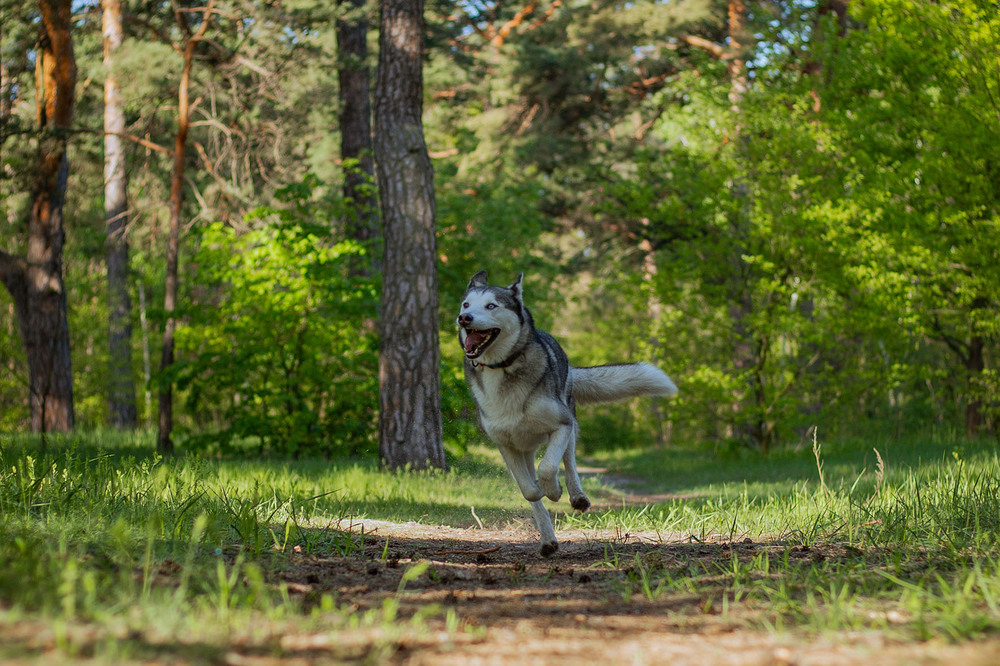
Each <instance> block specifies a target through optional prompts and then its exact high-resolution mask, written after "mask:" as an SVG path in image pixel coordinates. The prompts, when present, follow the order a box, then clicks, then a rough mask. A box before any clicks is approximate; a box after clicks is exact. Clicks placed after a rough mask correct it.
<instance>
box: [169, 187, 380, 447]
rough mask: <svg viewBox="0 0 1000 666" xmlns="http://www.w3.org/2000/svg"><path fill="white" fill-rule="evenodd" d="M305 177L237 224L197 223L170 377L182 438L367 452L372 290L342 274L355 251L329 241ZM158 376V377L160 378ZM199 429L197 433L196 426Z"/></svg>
mask: <svg viewBox="0 0 1000 666" xmlns="http://www.w3.org/2000/svg"><path fill="white" fill-rule="evenodd" d="M316 185H317V181H316V179H315V178H309V179H307V180H306V181H305V182H304V183H302V184H299V185H296V186H290V187H287V188H285V189H283V190H279V191H278V192H277V197H278V200H279V201H281V202H283V203H284V205H283V206H281V207H260V208H258V209H257V210H255V211H254V212H252V213H251V214H249V215H248V216H247V217H246V219H245V223H246V225H247V227H246V228H245V229H242V230H237V229H234V228H232V227H229V226H226V225H224V224H222V223H215V224H212V225H208V226H206V227H203V228H202V229H200V230H199V234H198V245H199V250H198V252H197V254H196V255H195V257H194V258H193V264H194V266H196V270H197V277H196V282H197V284H198V285H199V287H200V289H202V290H204V297H201V295H200V294H197V293H196V294H193V295H192V301H191V303H190V304H189V305H188V306H187V308H186V314H187V315H188V316H187V323H186V325H185V326H183V327H182V328H181V329H180V331H179V333H178V347H179V348H180V349H181V350H183V353H184V354H185V355H186V356H188V357H189V358H190V360H189V361H188V362H186V363H185V364H184V365H183V367H182V369H181V370H180V372H179V376H178V378H177V381H178V386H179V388H180V389H181V390H186V397H185V401H186V405H187V409H188V411H189V413H190V414H192V415H193V417H194V419H195V423H196V424H197V425H198V426H199V427H200V428H207V429H208V431H207V432H197V433H196V434H194V435H193V436H192V439H191V440H190V443H191V445H192V446H194V447H195V448H203V447H205V446H207V445H208V444H210V443H214V444H218V445H221V446H222V448H223V450H227V449H228V448H229V447H230V446H231V445H234V444H238V443H241V442H242V443H247V442H256V443H257V444H258V446H259V448H260V449H261V450H269V451H274V452H281V453H285V454H295V455H302V454H305V453H311V454H316V453H323V454H326V455H333V454H337V455H343V454H354V453H358V452H360V451H364V450H368V449H367V443H368V442H370V439H369V433H370V432H371V431H372V428H373V420H374V412H375V404H374V403H375V401H374V396H375V395H377V385H376V382H375V370H374V368H375V365H376V354H375V350H376V343H377V341H376V337H375V334H374V332H373V330H372V329H373V324H372V322H373V320H374V317H375V311H376V304H377V300H376V294H377V291H376V289H377V285H376V283H375V282H374V281H373V280H372V279H371V278H368V277H365V276H363V275H358V274H355V273H353V272H352V271H351V266H352V261H354V260H355V258H356V257H360V256H363V255H364V253H365V251H366V250H365V248H363V247H361V246H359V245H358V244H357V243H356V242H353V241H349V240H340V241H337V240H336V239H335V237H334V234H333V232H332V224H331V219H330V218H331V217H333V215H334V212H335V211H334V210H333V209H332V208H331V207H330V206H329V204H328V203H324V202H322V201H317V200H314V199H313V198H312V192H313V188H314V187H315V186H316ZM161 380H162V379H161ZM200 428H199V429H200Z"/></svg>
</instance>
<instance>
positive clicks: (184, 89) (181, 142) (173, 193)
mask: <svg viewBox="0 0 1000 666" xmlns="http://www.w3.org/2000/svg"><path fill="white" fill-rule="evenodd" d="M214 5H215V0H209V2H208V4H207V5H206V6H205V9H204V11H203V13H202V19H201V26H199V28H198V31H197V32H196V33H195V34H193V35H192V34H191V33H190V29H189V26H188V22H187V19H186V18H185V16H186V15H185V14H182V13H181V12H179V11H178V12H177V22H178V23H179V24H180V26H181V30H182V33H184V34H187V35H188V37H187V39H186V41H185V42H184V48H183V50H182V54H183V69H182V70H181V78H180V81H179V82H178V84H177V134H176V136H175V137H174V167H173V172H172V174H171V177H170V226H169V231H168V234H167V257H166V259H167V262H166V263H167V265H166V278H165V280H164V289H163V291H164V296H163V310H164V312H165V313H166V316H167V320H166V322H165V323H164V326H163V349H162V353H161V355H160V396H159V418H158V420H157V426H158V428H157V437H156V448H157V449H158V450H159V451H161V452H163V453H171V452H173V450H174V443H173V440H171V438H170V435H171V432H172V431H173V427H174V396H173V388H174V387H173V381H172V380H171V379H170V378H169V377H168V376H167V374H168V372H169V371H170V369H171V367H172V366H173V364H174V332H175V331H176V329H177V321H176V319H175V318H174V311H175V310H176V309H177V284H178V277H177V255H178V252H179V250H180V238H181V214H182V212H183V206H184V157H185V153H186V150H187V136H188V130H189V129H190V119H189V114H190V111H191V101H190V97H189V95H190V90H191V68H192V66H193V64H194V49H195V47H196V46H197V45H198V42H200V41H201V40H202V39H203V38H204V37H205V32H206V31H207V30H208V26H209V24H210V23H211V21H212V9H213V7H214Z"/></svg>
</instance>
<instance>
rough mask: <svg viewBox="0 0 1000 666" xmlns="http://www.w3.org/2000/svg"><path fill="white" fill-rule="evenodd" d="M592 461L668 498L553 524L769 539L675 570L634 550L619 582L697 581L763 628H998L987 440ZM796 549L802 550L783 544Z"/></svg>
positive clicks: (993, 466) (669, 584) (997, 469)
mask: <svg viewBox="0 0 1000 666" xmlns="http://www.w3.org/2000/svg"><path fill="white" fill-rule="evenodd" d="M876 449H877V450H878V453H877V454H876ZM599 462H601V463H603V464H606V465H610V466H612V467H614V468H616V469H618V470H620V471H623V472H625V473H629V474H631V475H633V476H634V477H635V480H636V485H637V486H638V487H639V488H640V489H641V490H643V491H645V492H660V493H669V494H676V495H677V497H676V498H675V499H668V500H667V501H664V502H660V503H656V504H654V505H651V506H646V507H641V508H634V507H623V508H621V509H619V510H614V511H609V512H605V513H602V514H596V515H576V516H566V517H564V519H563V521H562V525H563V526H573V527H577V528H587V527H599V528H604V529H614V530H616V531H617V532H618V533H628V532H630V531H631V532H638V531H655V532H663V533H664V536H665V538H669V539H674V540H676V539H678V538H680V539H683V538H684V537H685V536H687V538H688V539H689V540H693V541H702V542H707V541H716V542H718V541H722V542H729V543H737V544H738V543H740V542H741V541H743V540H744V539H750V540H751V541H755V542H757V543H764V544H768V545H769V546H770V548H769V549H765V550H763V551H760V552H757V551H755V554H753V555H752V556H747V557H744V558H743V559H741V558H739V557H737V556H736V555H735V551H734V555H733V556H732V560H731V565H732V566H731V567H722V568H720V567H719V564H718V562H713V563H712V565H711V566H708V567H706V566H702V567H701V568H698V567H693V568H691V569H689V570H686V571H683V572H681V573H680V575H678V572H676V571H675V572H671V571H670V570H669V569H666V568H664V567H661V566H658V563H657V562H655V561H654V562H652V563H650V562H648V561H645V560H641V559H640V560H638V561H637V562H636V564H635V566H633V567H632V568H631V569H630V572H631V574H630V575H631V578H630V580H629V581H628V583H629V584H628V585H627V586H626V591H627V592H626V593H633V594H639V593H641V594H643V595H645V596H647V597H652V596H653V595H659V594H663V593H666V592H678V591H686V592H688V593H693V592H697V593H699V594H700V595H701V596H702V598H703V599H704V600H705V601H706V603H708V604H709V605H711V604H715V605H716V610H717V609H718V607H719V605H720V604H721V605H723V606H726V605H728V606H731V605H732V604H733V603H735V602H737V601H744V602H746V601H749V602H750V605H751V606H752V607H754V608H757V609H758V610H760V611H761V613H760V618H759V620H758V623H757V626H761V627H765V628H789V627H796V628H798V629H806V630H813V631H817V632H822V631H843V630H854V629H863V628H867V629H878V630H883V631H887V632H889V633H891V634H893V635H895V636H897V637H899V638H907V639H914V638H915V639H919V640H924V639H928V638H932V637H940V638H947V639H951V640H956V641H958V640H967V639H972V638H977V637H980V636H983V635H986V634H992V633H995V632H997V631H998V630H1000V457H998V449H997V446H996V443H995V442H990V441H974V442H969V441H951V440H937V439H927V440H912V441H909V442H905V443H904V442H888V441H887V442H882V443H879V444H876V445H874V446H872V444H871V443H870V442H864V441H848V442H841V443H837V444H834V445H825V446H824V445H821V444H818V443H817V444H816V445H814V448H810V449H805V450H800V451H784V452H779V453H776V454H773V455H771V456H769V457H761V456H757V455H755V454H753V453H752V452H740V453H739V454H738V455H733V456H730V457H714V456H710V455H706V454H705V453H703V452H698V451H690V450H678V449H668V450H662V451H640V452H617V453H613V454H606V455H604V456H603V457H602V458H601V459H600V460H599ZM810 548H813V549H816V550H814V551H812V552H813V553H814V556H813V558H804V559H803V558H798V560H796V558H794V557H793V556H794V555H795V554H796V553H802V552H803V551H809V549H810ZM817 556H821V557H819V558H818V559H817ZM654 560H655V558H654Z"/></svg>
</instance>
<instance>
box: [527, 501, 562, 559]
mask: <svg viewBox="0 0 1000 666" xmlns="http://www.w3.org/2000/svg"><path fill="white" fill-rule="evenodd" d="M531 510H532V511H534V513H535V525H537V526H538V532H539V533H540V534H541V535H542V548H541V551H540V552H541V554H542V557H550V556H552V555H554V554H555V552H556V551H557V550H559V542H558V541H556V531H555V529H554V528H553V527H552V517H551V516H550V515H549V512H548V509H546V508H545V506H543V505H542V501H541V500H538V501H536V502H532V503H531Z"/></svg>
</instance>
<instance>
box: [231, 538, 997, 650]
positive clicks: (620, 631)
mask: <svg viewBox="0 0 1000 666" xmlns="http://www.w3.org/2000/svg"><path fill="white" fill-rule="evenodd" d="M353 529H354V530H356V531H358V532H361V531H362V530H363V531H364V533H365V534H366V535H367V536H366V539H365V541H366V543H367V544H368V545H367V546H366V548H365V550H366V552H365V555H364V557H355V558H338V559H326V558H312V557H302V558H301V559H300V561H299V562H298V563H297V564H296V565H295V566H294V567H292V568H290V569H289V570H287V571H285V572H284V573H283V574H282V577H283V579H284V580H285V581H286V583H287V584H289V585H290V587H291V589H292V590H293V591H295V592H296V593H298V594H302V595H305V599H306V601H307V603H309V600H310V599H315V598H316V597H317V596H318V595H322V594H323V593H335V594H336V597H337V599H339V600H340V602H341V603H346V604H349V605H350V607H351V609H352V610H354V611H355V612H357V613H362V614H363V613H365V612H366V611H368V612H370V613H378V611H379V609H380V608H382V607H383V606H382V605H383V603H384V602H385V600H386V599H387V598H398V599H400V600H401V607H400V617H409V616H412V615H413V614H414V613H417V612H419V609H421V608H424V609H426V608H427V607H428V606H429V605H436V606H437V607H438V609H439V612H438V613H436V614H432V615H431V616H430V617H429V618H426V619H423V620H422V621H421V623H420V626H421V627H422V628H420V629H414V630H412V631H402V632H401V633H399V634H397V635H393V636H390V635H387V634H386V632H385V630H384V629H379V628H377V627H375V628H373V629H371V630H370V631H367V632H366V631H364V630H353V631H342V632H340V633H333V634H331V633H322V634H315V635H310V634H305V635H285V636H283V637H281V639H280V646H281V652H282V656H283V659H284V660H289V659H291V660H293V661H295V662H296V663H311V662H314V661H316V660H319V661H323V660H325V659H330V660H333V661H375V662H385V663H400V664H435V665H438V664H455V665H461V666H468V665H470V664H519V663H538V664H580V663H596V664H658V663H668V662H669V663H671V664H697V665H704V664H727V665H728V664H817V665H819V664H856V663H857V664H860V663H879V664H895V663H899V664H903V663H906V664H912V663H917V664H939V663H941V664H943V663H948V662H953V661H955V660H958V661H957V663H961V664H983V665H985V664H997V663H1000V641H989V642H978V643H971V644H965V645H950V644H947V643H945V642H943V641H942V642H937V641H932V642H922V643H913V642H905V641H900V640H892V639H890V638H888V637H886V636H885V635H884V634H882V633H879V632H876V631H871V632H857V633H849V634H848V633H841V634H837V635H835V636H833V637H824V636H816V635H814V634H813V635H808V634H803V633H802V632H799V633H775V632H767V631H763V630H761V629H759V627H761V626H766V625H762V624H761V622H760V621H759V620H760V619H761V618H762V617H763V615H761V614H760V613H761V611H759V610H757V609H755V608H754V607H753V606H752V604H742V605H741V604H734V605H732V606H731V607H729V608H728V609H727V611H726V612H725V613H723V612H722V611H721V596H722V592H723V588H721V587H720V588H719V590H718V592H719V594H718V595H717V596H715V598H714V599H713V595H712V594H711V593H709V594H708V595H707V596H706V594H705V592H704V591H700V592H699V594H677V593H674V594H666V593H664V594H659V595H651V596H652V597H653V598H650V596H648V595H646V594H644V593H643V592H642V591H637V590H636V584H635V582H634V581H635V580H636V575H635V572H634V571H633V568H634V566H635V563H636V561H637V560H636V558H637V557H638V558H639V561H641V562H643V563H645V564H646V565H647V566H650V567H657V568H661V569H662V568H665V569H667V570H669V569H671V568H673V567H678V568H684V567H688V566H691V565H700V564H708V565H711V564H712V563H714V562H718V563H719V564H720V566H722V567H723V568H724V567H726V566H728V565H729V564H730V562H731V558H732V555H733V553H734V552H735V553H736V555H737V557H738V558H739V559H741V560H748V559H750V558H752V557H753V556H754V555H756V554H759V552H760V551H761V550H767V551H769V552H771V553H783V552H784V551H785V550H786V549H787V548H788V546H786V545H784V544H778V543H771V544H768V543H752V542H750V541H749V540H742V541H740V542H738V543H724V542H706V543H700V542H697V541H695V542H691V541H690V540H689V539H686V538H684V537H683V536H682V535H677V534H652V533H642V534H622V533H607V532H604V533H601V532H594V531H586V532H584V531H568V532H562V533H561V534H560V535H559V536H560V541H561V547H560V550H559V552H558V553H557V555H556V556H555V557H552V558H550V559H544V558H542V557H541V556H540V555H538V553H537V546H538V544H537V536H536V533H535V531H534V529H533V526H530V525H528V524H525V525H523V526H514V527H512V528H510V529H506V530H484V529H476V528H469V529H459V528H452V527H445V526H427V525H420V524H416V523H407V524H392V523H385V522H379V521H362V522H360V523H358V524H355V525H353ZM386 539H388V548H386V545H385V544H386ZM857 556H858V553H857V552H856V551H855V552H848V551H845V550H844V549H842V548H840V547H825V548H802V547H798V548H793V549H792V552H791V557H792V559H793V560H796V559H797V560H799V561H801V563H802V564H803V565H808V563H810V562H816V561H817V560H821V559H826V558H848V557H857ZM420 562H425V563H426V566H427V569H426V571H425V572H424V574H423V575H421V576H420V577H418V578H417V579H415V580H413V581H410V582H407V583H406V585H405V592H404V593H402V594H399V593H398V590H399V589H400V581H401V579H402V576H403V573H404V572H405V571H407V570H408V568H409V567H412V566H413V565H414V564H417V563H420ZM630 572H631V574H632V575H631V576H630ZM630 580H631V581H632V582H630ZM449 609H452V610H453V611H454V614H453V615H454V618H455V620H453V622H456V621H457V626H458V627H459V630H458V631H454V628H455V626H454V625H453V626H452V629H453V630H452V631H451V632H447V631H445V629H446V625H447V623H448V621H447V617H446V616H447V611H448V610H449ZM755 627H756V628H755ZM234 656H235V655H234ZM236 661H237V662H238V661H239V660H238V659H237V660H236ZM289 663H290V662H289Z"/></svg>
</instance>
